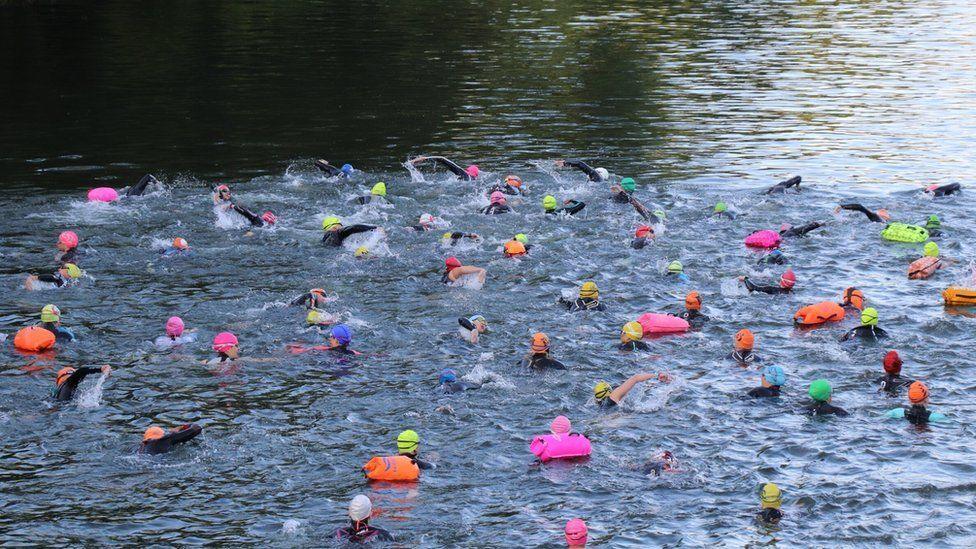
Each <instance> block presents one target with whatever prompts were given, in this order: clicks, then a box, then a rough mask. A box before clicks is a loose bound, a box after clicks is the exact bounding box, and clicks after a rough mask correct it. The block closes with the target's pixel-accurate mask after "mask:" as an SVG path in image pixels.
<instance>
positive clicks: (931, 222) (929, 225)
mask: <svg viewBox="0 0 976 549" xmlns="http://www.w3.org/2000/svg"><path fill="white" fill-rule="evenodd" d="M941 227H942V222H941V221H939V216H937V215H935V214H932V215H930V216H929V219H928V221H926V222H925V228H926V229H938V228H941Z"/></svg>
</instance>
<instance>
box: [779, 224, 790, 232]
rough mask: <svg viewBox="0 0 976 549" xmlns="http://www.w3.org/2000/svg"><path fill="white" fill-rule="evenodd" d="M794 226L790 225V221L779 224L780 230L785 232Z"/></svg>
mask: <svg viewBox="0 0 976 549" xmlns="http://www.w3.org/2000/svg"><path fill="white" fill-rule="evenodd" d="M792 228H793V225H790V224H789V223H783V224H782V225H780V226H779V232H781V233H785V232H786V231H788V230H790V229H792Z"/></svg>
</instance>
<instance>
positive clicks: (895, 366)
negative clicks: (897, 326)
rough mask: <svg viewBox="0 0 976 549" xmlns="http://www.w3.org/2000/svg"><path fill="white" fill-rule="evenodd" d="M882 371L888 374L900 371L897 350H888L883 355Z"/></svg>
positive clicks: (899, 359) (899, 358)
mask: <svg viewBox="0 0 976 549" xmlns="http://www.w3.org/2000/svg"><path fill="white" fill-rule="evenodd" d="M884 371H886V372H888V373H889V374H898V373H901V357H900V356H898V351H888V353H887V354H886V355H885V357H884Z"/></svg>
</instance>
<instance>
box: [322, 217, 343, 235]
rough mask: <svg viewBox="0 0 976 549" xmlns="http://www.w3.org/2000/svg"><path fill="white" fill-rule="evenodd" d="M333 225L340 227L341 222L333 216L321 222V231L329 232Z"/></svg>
mask: <svg viewBox="0 0 976 549" xmlns="http://www.w3.org/2000/svg"><path fill="white" fill-rule="evenodd" d="M333 225H342V221H339V218H338V217H336V216H334V215H330V216H329V217H326V218H325V219H323V220H322V230H323V231H327V230H329V229H330V228H332V226H333Z"/></svg>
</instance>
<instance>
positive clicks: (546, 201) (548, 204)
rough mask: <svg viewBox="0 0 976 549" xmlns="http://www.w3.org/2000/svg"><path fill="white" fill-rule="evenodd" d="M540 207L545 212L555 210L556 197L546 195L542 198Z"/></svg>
mask: <svg viewBox="0 0 976 549" xmlns="http://www.w3.org/2000/svg"><path fill="white" fill-rule="evenodd" d="M542 207H543V208H545V209H546V211H551V210H555V209H556V197H555V196H552V195H548V196H546V197H545V198H543V199H542Z"/></svg>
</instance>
